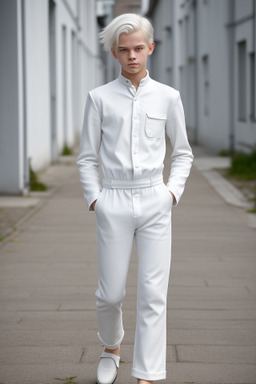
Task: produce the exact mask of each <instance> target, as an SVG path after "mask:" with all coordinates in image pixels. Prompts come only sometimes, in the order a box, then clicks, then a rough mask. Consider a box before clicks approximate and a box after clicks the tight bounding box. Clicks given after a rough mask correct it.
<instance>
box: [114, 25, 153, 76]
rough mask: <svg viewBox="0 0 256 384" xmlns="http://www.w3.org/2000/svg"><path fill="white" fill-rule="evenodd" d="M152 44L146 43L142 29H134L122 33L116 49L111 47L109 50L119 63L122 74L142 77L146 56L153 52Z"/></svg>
mask: <svg viewBox="0 0 256 384" xmlns="http://www.w3.org/2000/svg"><path fill="white" fill-rule="evenodd" d="M154 46H155V44H154V43H151V44H150V45H148V43H147V42H146V40H145V37H144V34H143V32H142V31H136V32H132V33H130V34H129V35H127V34H125V33H122V34H121V35H120V37H119V42H118V47H117V50H116V51H115V50H114V49H111V52H112V54H113V56H114V57H115V58H116V59H117V60H118V61H119V63H120V65H121V67H122V75H123V76H125V77H127V78H131V77H133V76H136V77H137V76H138V75H140V74H141V76H142V77H144V76H145V75H146V65H147V58H148V56H149V55H151V54H152V53H153V50H154Z"/></svg>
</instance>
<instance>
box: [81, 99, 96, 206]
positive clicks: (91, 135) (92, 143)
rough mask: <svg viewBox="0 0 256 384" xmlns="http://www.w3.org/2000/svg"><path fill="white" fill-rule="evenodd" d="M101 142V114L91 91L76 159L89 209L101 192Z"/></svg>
mask: <svg viewBox="0 0 256 384" xmlns="http://www.w3.org/2000/svg"><path fill="white" fill-rule="evenodd" d="M100 144H101V116H100V113H99V110H98V108H97V105H96V104H95V101H94V100H93V97H92V95H91V93H90V92H89V94H88V97H87V101H86V106H85V112H84V120H83V129H82V136H81V142H80V150H79V156H78V158H77V160H76V163H77V166H78V170H79V176H80V182H81V185H82V189H83V194H84V198H85V200H86V202H87V205H88V208H89V210H92V209H91V204H92V203H93V202H94V201H95V200H97V198H98V196H99V194H100V192H101V185H100V177H99V150H100Z"/></svg>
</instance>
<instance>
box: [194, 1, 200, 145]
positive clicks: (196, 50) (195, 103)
mask: <svg viewBox="0 0 256 384" xmlns="http://www.w3.org/2000/svg"><path fill="white" fill-rule="evenodd" d="M193 7H194V53H195V97H194V108H195V134H194V144H198V136H199V134H198V131H199V117H198V115H199V111H198V108H199V103H198V86H199V84H198V81H199V60H198V3H197V0H194V1H193Z"/></svg>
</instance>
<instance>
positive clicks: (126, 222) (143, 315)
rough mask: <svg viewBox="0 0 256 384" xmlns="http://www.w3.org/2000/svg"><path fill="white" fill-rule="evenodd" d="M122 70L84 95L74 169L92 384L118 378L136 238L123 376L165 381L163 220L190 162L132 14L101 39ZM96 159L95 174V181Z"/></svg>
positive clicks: (171, 102)
mask: <svg viewBox="0 0 256 384" xmlns="http://www.w3.org/2000/svg"><path fill="white" fill-rule="evenodd" d="M100 37H101V41H102V42H103V44H104V47H105V49H106V50H111V52H112V54H113V56H114V57H115V58H116V59H117V60H118V61H119V63H120V65H121V73H120V75H119V77H118V78H117V79H116V80H114V81H112V82H110V83H108V84H106V85H103V86H101V87H99V88H96V89H94V90H93V91H91V92H89V95H88V98H87V103H86V108H85V115H84V124H83V132H82V138H81V145H80V154H79V156H78V159H77V164H78V167H79V172H80V180H81V184H82V188H83V192H84V197H85V199H86V201H87V204H88V207H89V209H90V210H92V211H94V210H95V213H96V217H97V242H98V262H99V282H98V290H97V292H96V296H97V315H98V327H99V333H98V336H99V339H100V340H101V342H102V343H103V345H104V350H103V353H102V355H101V359H100V362H99V365H98V370H97V382H98V383H99V384H111V383H113V382H114V380H115V378H116V376H117V370H118V367H119V359H120V357H119V352H120V344H121V342H122V340H123V337H124V330H123V322H122V311H121V306H122V300H123V298H124V296H125V285H126V278H127V273H128V267H129V261H130V255H131V251H132V245H133V241H134V239H135V242H136V248H137V254H138V291H137V324H136V334H135V345H134V356H133V368H132V376H135V377H136V378H137V379H138V383H140V384H142V383H152V382H153V380H161V379H165V377H166V297H167V289H168V280H169V272H170V261H171V211H172V206H173V205H177V203H178V202H179V200H180V197H181V195H182V193H183V190H184V186H185V182H186V179H187V177H188V175H189V172H190V168H191V164H192V160H193V155H192V152H191V148H190V146H189V144H188V140H187V134H186V127H185V120H184V112H183V107H182V103H181V99H180V96H179V92H178V91H176V90H174V89H173V88H171V87H168V86H166V85H163V84H160V83H158V82H156V81H154V80H152V79H151V78H150V77H149V74H148V71H147V70H146V64H147V57H148V56H149V55H151V54H152V53H153V50H154V42H153V28H152V25H151V24H150V22H149V21H148V20H147V19H146V18H143V17H140V16H138V15H135V14H124V15H121V16H119V17H117V18H116V19H114V20H113V21H112V22H111V23H110V24H109V25H108V26H107V27H106V28H105V29H104V30H103V31H102V32H101V34H100ZM165 133H166V134H167V135H168V137H169V139H170V141H171V145H172V155H171V161H172V165H171V172H170V176H169V179H168V182H167V185H165V184H164V183H163V177H162V171H163V161H164V157H165V149H166V143H165ZM99 156H100V159H101V168H102V173H103V180H102V184H101V183H100V178H99Z"/></svg>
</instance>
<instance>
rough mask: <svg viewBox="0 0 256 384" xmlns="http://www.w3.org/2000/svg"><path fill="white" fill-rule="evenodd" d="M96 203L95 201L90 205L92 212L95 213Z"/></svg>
mask: <svg viewBox="0 0 256 384" xmlns="http://www.w3.org/2000/svg"><path fill="white" fill-rule="evenodd" d="M96 202H97V200H94V202H93V203H92V205H91V207H92V210H93V211H95V205H96Z"/></svg>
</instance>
